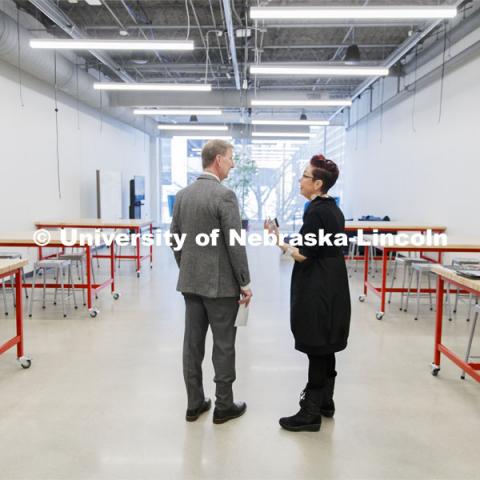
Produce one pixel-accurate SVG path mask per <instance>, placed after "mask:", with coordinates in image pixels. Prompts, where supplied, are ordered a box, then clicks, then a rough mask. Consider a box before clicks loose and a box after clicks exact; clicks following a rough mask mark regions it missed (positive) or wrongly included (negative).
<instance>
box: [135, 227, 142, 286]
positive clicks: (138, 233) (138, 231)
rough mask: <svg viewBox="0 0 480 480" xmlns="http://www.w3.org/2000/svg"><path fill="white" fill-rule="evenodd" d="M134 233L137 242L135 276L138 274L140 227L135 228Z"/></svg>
mask: <svg viewBox="0 0 480 480" xmlns="http://www.w3.org/2000/svg"><path fill="white" fill-rule="evenodd" d="M135 233H136V234H137V238H136V242H137V252H136V257H137V258H136V260H137V277H139V276H140V233H141V232H140V227H136V228H135Z"/></svg>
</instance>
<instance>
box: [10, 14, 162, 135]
mask: <svg viewBox="0 0 480 480" xmlns="http://www.w3.org/2000/svg"><path fill="white" fill-rule="evenodd" d="M19 28H20V51H21V69H22V71H24V72H26V73H28V74H30V75H32V76H33V77H35V78H38V79H39V80H42V81H44V82H46V83H48V84H50V85H52V87H53V82H54V64H55V62H54V56H55V54H54V52H52V51H44V50H41V51H39V50H33V49H31V48H30V46H29V41H30V39H32V38H35V37H33V36H32V35H31V34H30V32H29V31H28V30H26V29H25V28H23V27H21V26H20V27H19ZM56 56H57V58H56V64H57V75H56V77H57V88H58V90H60V91H62V92H64V93H66V94H68V95H70V96H72V97H74V98H77V99H78V100H79V101H80V102H82V103H85V104H86V105H88V106H89V107H92V108H94V109H97V110H100V109H101V110H102V112H103V113H104V114H105V115H109V116H111V117H113V118H115V119H117V120H119V121H121V122H123V123H126V124H127V125H130V126H132V127H134V128H137V129H139V130H141V131H144V132H146V133H148V134H149V135H155V136H158V131H157V129H156V123H155V122H154V121H152V120H151V119H148V118H147V119H144V118H139V117H138V116H136V115H133V112H132V110H131V109H130V108H123V107H113V106H111V105H110V99H109V96H108V95H107V94H106V93H104V92H98V91H95V90H94V89H93V84H94V82H95V79H94V78H93V77H92V76H91V75H89V74H88V73H86V72H85V71H83V70H82V69H80V68H79V67H78V66H76V65H75V64H74V63H73V62H72V61H70V60H69V59H68V58H66V57H65V56H63V55H62V54H61V53H57V54H56ZM0 60H2V61H4V62H7V63H9V64H11V65H13V66H15V67H17V66H18V43H17V24H16V22H15V21H14V20H13V19H12V18H10V17H9V16H8V15H7V14H5V13H4V12H2V11H0ZM77 79H78V84H77ZM100 95H102V97H101V99H100Z"/></svg>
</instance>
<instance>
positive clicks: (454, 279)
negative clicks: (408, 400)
mask: <svg viewBox="0 0 480 480" xmlns="http://www.w3.org/2000/svg"><path fill="white" fill-rule="evenodd" d="M432 271H433V272H435V273H436V274H437V276H438V278H437V312H436V321H435V344H434V352H433V362H432V375H434V376H437V375H438V372H439V371H440V358H441V354H443V355H445V356H446V357H447V358H448V359H449V360H451V361H452V362H453V363H455V364H456V365H457V366H458V367H460V368H461V369H462V370H463V371H464V372H465V373H466V374H468V375H470V376H471V377H472V378H474V379H475V380H476V381H477V382H480V373H479V370H480V363H474V362H468V361H467V360H462V359H461V358H460V357H459V356H458V355H456V354H455V353H454V352H453V351H452V350H450V349H449V348H447V347H446V346H445V345H444V344H443V343H442V327H443V295H444V291H445V283H449V284H451V285H454V286H455V287H456V288H459V289H461V290H462V291H465V292H467V293H472V294H473V295H474V296H477V297H478V296H480V280H471V279H469V278H465V277H462V276H460V275H457V273H455V271H453V270H451V269H449V268H445V267H442V266H440V265H438V266H435V267H433V269H432Z"/></svg>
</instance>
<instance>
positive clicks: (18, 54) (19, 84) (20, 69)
mask: <svg viewBox="0 0 480 480" xmlns="http://www.w3.org/2000/svg"><path fill="white" fill-rule="evenodd" d="M20 60H21V46H20V9H19V8H18V6H17V68H18V91H19V94H20V105H21V106H22V107H24V106H25V104H24V103H23V88H22V67H21V63H20Z"/></svg>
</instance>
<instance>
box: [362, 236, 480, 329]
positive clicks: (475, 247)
mask: <svg viewBox="0 0 480 480" xmlns="http://www.w3.org/2000/svg"><path fill="white" fill-rule="evenodd" d="M365 250H368V249H365ZM382 250H383V252H382V272H381V273H382V280H381V284H380V286H375V285H374V284H373V283H372V282H371V281H370V280H369V278H368V252H366V254H365V271H364V294H363V295H362V296H361V298H360V301H364V300H365V297H366V295H367V293H368V291H372V292H373V293H375V294H376V295H377V296H378V297H380V309H379V310H378V311H377V312H376V317H377V319H378V320H381V319H382V318H383V317H384V315H385V307H386V295H387V293H389V292H396V293H402V292H403V293H407V292H408V288H399V287H395V288H390V287H387V260H388V256H389V254H390V253H391V252H419V253H420V254H422V255H423V258H426V259H428V260H429V261H431V262H433V263H440V262H441V261H442V256H443V254H444V253H461V252H469V253H480V243H450V244H448V245H425V246H422V247H419V246H417V245H414V244H406V245H402V246H397V245H395V246H384V247H382ZM425 254H436V255H437V258H436V259H434V258H432V257H431V256H425ZM435 291H436V290H435V289H434V288H430V289H429V288H421V289H420V293H435Z"/></svg>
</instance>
